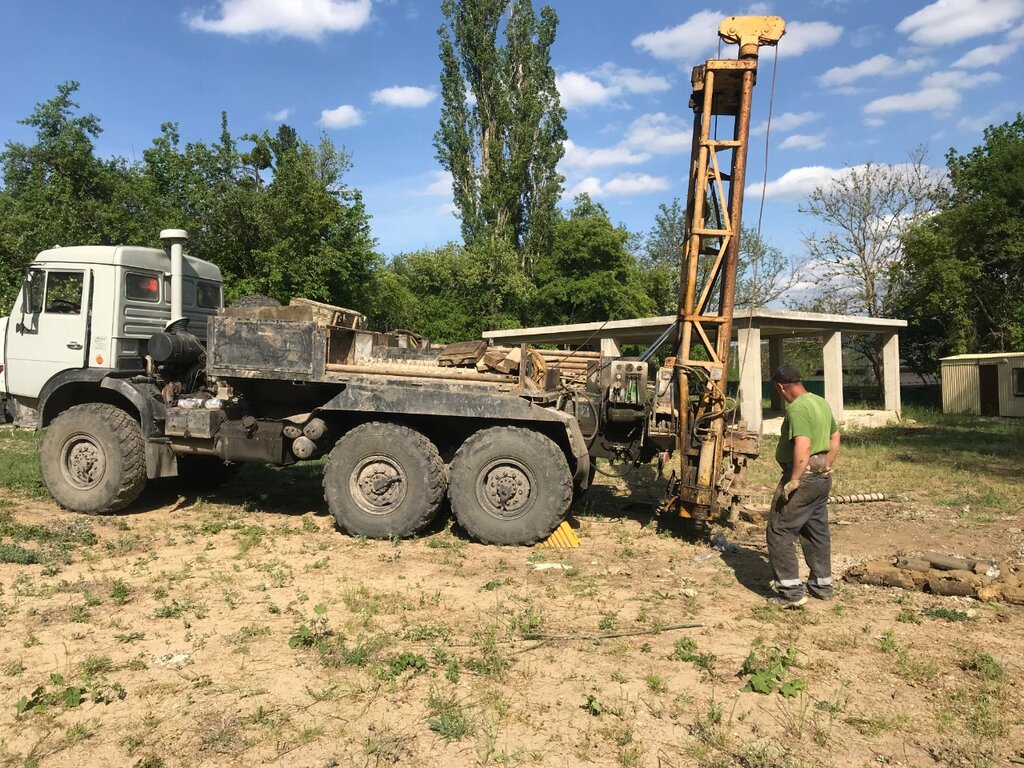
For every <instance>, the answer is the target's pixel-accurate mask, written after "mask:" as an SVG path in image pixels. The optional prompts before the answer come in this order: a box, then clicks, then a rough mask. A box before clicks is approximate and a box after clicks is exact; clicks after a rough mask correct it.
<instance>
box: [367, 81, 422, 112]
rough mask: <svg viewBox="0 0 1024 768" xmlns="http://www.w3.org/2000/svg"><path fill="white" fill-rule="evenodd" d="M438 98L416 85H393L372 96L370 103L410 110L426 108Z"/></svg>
mask: <svg viewBox="0 0 1024 768" xmlns="http://www.w3.org/2000/svg"><path fill="white" fill-rule="evenodd" d="M436 98H437V94H436V93H435V92H434V91H432V90H431V89H429V88H420V87H418V86H415V85H393V86H391V87H390V88H381V89H380V90H379V91H374V92H373V93H372V94H370V101H372V102H373V103H374V104H387V105H388V106H389V107H404V108H408V109H416V108H418V107H425V106H427V104H429V103H430V102H432V101H433V100H434V99H436Z"/></svg>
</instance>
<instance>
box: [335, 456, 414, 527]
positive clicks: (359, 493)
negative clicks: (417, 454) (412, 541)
mask: <svg viewBox="0 0 1024 768" xmlns="http://www.w3.org/2000/svg"><path fill="white" fill-rule="evenodd" d="M348 486H349V493H350V495H351V496H352V499H353V500H354V501H355V503H356V504H357V505H358V506H359V508H360V509H361V510H363V511H364V512H368V513H369V514H371V515H389V514H391V513H392V512H394V511H395V509H397V508H398V507H399V506H401V504H402V502H403V501H405V497H406V494H407V493H408V490H409V481H408V478H407V476H406V473H405V470H404V469H403V468H402V465H401V464H400V463H399V462H398V461H396V460H395V459H393V458H392V457H391V456H385V455H375V456H367V457H366V458H364V459H362V460H361V461H360V462H359V463H358V464H356V466H355V468H354V469H353V470H352V474H351V475H350V476H349V484H348Z"/></svg>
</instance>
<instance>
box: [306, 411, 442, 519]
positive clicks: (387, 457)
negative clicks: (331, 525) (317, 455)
mask: <svg viewBox="0 0 1024 768" xmlns="http://www.w3.org/2000/svg"><path fill="white" fill-rule="evenodd" d="M444 492H445V473H444V463H443V462H442V461H441V456H440V455H439V454H438V451H437V447H436V446H435V445H434V444H433V443H432V442H430V440H428V439H427V438H426V437H425V436H424V435H423V434H421V433H419V432H417V431H416V430H414V429H410V428H409V427H405V426H402V425H400V424H389V423H386V422H370V423H369V424H363V425H361V426H358V427H356V428H355V429H353V430H351V431H349V432H347V433H346V434H345V435H344V436H343V437H342V438H341V439H340V440H339V441H338V442H337V443H336V444H335V446H334V448H333V450H331V455H330V458H328V459H327V466H326V467H324V496H325V497H326V498H327V507H328V508H329V509H330V510H331V514H333V515H334V518H335V520H337V521H338V525H339V526H341V527H342V528H343V529H344V530H346V531H347V532H349V533H351V534H354V535H357V536H368V537H370V538H373V539H386V538H389V537H391V536H412V535H413V534H415V533H419V532H420V531H422V530H423V529H424V528H426V527H427V525H428V524H429V523H430V521H431V520H433V519H434V516H435V515H436V514H437V509H438V507H440V506H441V502H442V501H443V500H444Z"/></svg>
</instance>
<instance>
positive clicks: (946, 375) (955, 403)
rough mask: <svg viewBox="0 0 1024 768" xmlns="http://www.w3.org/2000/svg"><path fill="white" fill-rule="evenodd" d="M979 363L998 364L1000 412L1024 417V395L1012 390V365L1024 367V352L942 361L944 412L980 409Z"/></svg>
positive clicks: (978, 410)
mask: <svg viewBox="0 0 1024 768" xmlns="http://www.w3.org/2000/svg"><path fill="white" fill-rule="evenodd" d="M1003 360H1006V361H1007V362H1006V363H1003V362H1002V361H1003ZM979 364H980V365H996V366H997V368H998V370H999V415H1000V416H1012V417H1016V418H1024V397H1015V396H1014V394H1013V369H1014V368H1024V355H1007V356H1006V357H1001V358H988V359H985V358H982V359H980V360H979V359H978V358H973V359H972V358H967V359H964V360H946V361H943V362H942V364H941V366H942V369H941V378H942V410H943V411H944V412H945V413H973V414H980V413H981V393H980V380H979V376H978V366H979Z"/></svg>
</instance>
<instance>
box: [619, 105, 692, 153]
mask: <svg viewBox="0 0 1024 768" xmlns="http://www.w3.org/2000/svg"><path fill="white" fill-rule="evenodd" d="M624 143H625V144H626V145H627V146H630V147H633V148H635V149H638V150H641V151H643V152H650V153H651V154H654V155H674V154H679V153H680V152H689V151H690V146H691V145H692V143H693V127H692V125H690V124H688V123H685V122H683V120H682V119H680V118H678V117H673V116H670V115H666V114H665V113H664V112H655V113H654V114H648V115H641V116H640V117H638V118H637V119H636V120H634V121H633V122H632V123H631V124H630V126H629V128H628V129H627V130H626V138H625V141H624Z"/></svg>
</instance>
